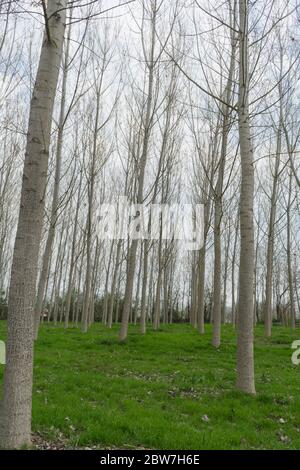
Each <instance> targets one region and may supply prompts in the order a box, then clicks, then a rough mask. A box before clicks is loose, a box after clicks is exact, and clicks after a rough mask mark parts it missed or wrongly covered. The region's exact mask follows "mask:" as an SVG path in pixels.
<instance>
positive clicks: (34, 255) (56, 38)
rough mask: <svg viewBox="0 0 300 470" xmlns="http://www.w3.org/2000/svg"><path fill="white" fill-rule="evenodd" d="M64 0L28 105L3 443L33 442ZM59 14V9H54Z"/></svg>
mask: <svg viewBox="0 0 300 470" xmlns="http://www.w3.org/2000/svg"><path fill="white" fill-rule="evenodd" d="M65 7H66V1H65V0H48V6H47V16H48V18H49V20H47V19H46V22H47V28H46V29H47V30H48V34H50V37H49V36H48V35H47V32H45V34H44V39H43V45H42V49H41V54H40V61H39V67H38V71H37V76H36V82H35V86H34V90H33V96H32V100H31V106H30V115H29V123H28V135H27V145H26V153H25V161H24V170H23V184H22V191H21V203H20V211H19V221H18V227H17V235H16V241H15V246H14V255H13V264H12V271H11V280H10V288H9V301H8V329H7V330H8V331H7V345H6V346H7V348H6V354H7V363H6V366H5V372H4V395H3V402H2V408H1V419H0V422H1V430H0V447H3V448H20V447H21V446H23V445H28V444H30V440H31V406H32V371H33V341H34V304H35V296H36V281H37V273H38V255H39V247H40V240H41V231H42V224H43V215H44V206H45V199H44V198H45V188H46V179H47V171H48V157H49V145H50V135H51V122H52V112H53V105H54V99H55V93H56V88H57V82H58V74H59V68H60V62H61V56H62V47H63V36H64V29H65V15H66V10H65V9H64V8H65ZM58 9H59V10H60V11H59V13H55V12H56V10H58Z"/></svg>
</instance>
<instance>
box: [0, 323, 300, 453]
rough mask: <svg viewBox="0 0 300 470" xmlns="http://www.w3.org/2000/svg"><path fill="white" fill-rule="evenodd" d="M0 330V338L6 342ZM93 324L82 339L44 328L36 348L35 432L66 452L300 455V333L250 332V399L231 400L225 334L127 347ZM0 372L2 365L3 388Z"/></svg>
mask: <svg viewBox="0 0 300 470" xmlns="http://www.w3.org/2000/svg"><path fill="white" fill-rule="evenodd" d="M4 332H5V323H4V322H3V321H2V322H0V339H2V340H3V339H5V334H4ZM117 332H118V329H117V327H114V328H113V329H112V330H111V331H109V330H108V329H106V328H105V327H103V326H102V325H98V324H97V325H94V326H93V327H92V328H91V330H90V331H89V332H88V333H87V334H86V335H84V334H82V333H81V332H80V330H78V329H75V328H72V329H70V330H67V331H65V330H64V329H63V328H62V327H54V326H52V325H50V326H43V327H42V328H41V332H40V338H39V340H38V342H37V344H36V353H35V368H34V395H33V432H34V433H35V434H36V435H38V436H41V437H42V439H44V440H45V441H48V442H49V441H51V442H54V443H55V442H58V441H59V442H63V445H64V446H65V447H67V448H74V447H94V446H95V447H96V448H99V449H103V448H104V449H109V448H129V449H132V448H146V449H199V450H202V449H300V365H299V366H298V367H297V366H294V365H292V363H291V353H292V350H291V347H290V346H291V343H292V341H293V340H294V339H300V331H299V332H292V330H290V329H288V328H282V327H278V326H276V327H274V334H273V337H272V338H271V339H265V338H264V337H263V329H262V327H257V328H256V331H255V335H256V340H255V358H256V386H257V396H255V397H252V396H246V395H243V394H241V393H238V392H237V391H235V388H234V385H235V367H236V361H235V356H236V338H235V333H234V330H233V328H232V327H231V326H225V327H224V328H223V343H222V346H221V347H220V349H219V350H217V351H216V350H214V349H213V347H212V346H211V345H210V336H211V327H210V326H207V332H206V334H205V336H203V337H200V336H199V335H198V333H197V331H195V330H194V329H193V328H192V327H191V326H189V325H172V326H164V327H163V328H162V330H161V331H159V332H156V333H154V332H152V331H151V330H149V333H148V334H147V335H146V336H145V337H141V336H140V335H139V331H138V326H136V327H131V328H130V335H129V339H128V341H127V343H126V344H119V343H118V341H117ZM2 376H3V366H0V381H1V383H2Z"/></svg>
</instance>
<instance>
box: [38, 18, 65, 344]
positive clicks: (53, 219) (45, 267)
mask: <svg viewBox="0 0 300 470" xmlns="http://www.w3.org/2000/svg"><path fill="white" fill-rule="evenodd" d="M71 11H72V10H71ZM70 33H71V28H70V27H69V32H68V38H67V41H66V51H65V57H64V61H63V62H64V63H63V77H62V90H61V102H60V114H59V123H58V132H57V148H56V161H55V177H54V189H53V196H52V206H51V215H50V225H49V230H48V235H47V241H46V246H45V251H44V254H43V262H42V269H41V274H40V279H39V284H38V290H37V298H36V304H35V312H34V324H35V337H36V338H37V336H38V330H39V323H40V318H41V313H42V307H43V299H44V294H45V287H46V282H47V275H48V271H49V266H50V257H51V252H52V246H53V242H54V238H55V227H56V223H57V210H58V203H59V189H60V178H61V158H62V147H63V133H64V127H65V107H66V88H67V78H68V60H69V49H70Z"/></svg>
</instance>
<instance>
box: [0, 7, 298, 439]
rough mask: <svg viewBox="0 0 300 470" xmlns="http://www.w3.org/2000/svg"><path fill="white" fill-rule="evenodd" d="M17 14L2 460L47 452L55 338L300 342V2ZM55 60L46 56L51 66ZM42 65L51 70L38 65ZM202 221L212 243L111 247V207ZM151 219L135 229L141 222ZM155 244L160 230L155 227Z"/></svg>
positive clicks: (1, 256)
mask: <svg viewBox="0 0 300 470" xmlns="http://www.w3.org/2000/svg"><path fill="white" fill-rule="evenodd" d="M215 3H216V2H209V1H208V0H207V1H206V0H193V1H190V2H186V1H184V0H176V1H170V0H149V1H145V0H144V1H143V0H135V1H129V2H126V1H124V2H115V5H113V6H112V5H111V3H108V2H105V1H104V0H103V2H101V1H97V2H95V1H88V2H86V1H85V2H81V1H77V0H73V1H69V2H67V1H66V0H48V2H45V1H41V2H37V3H36V4H34V5H31V4H30V2H28V3H26V2H20V1H4V0H3V1H2V2H1V7H0V27H1V30H0V31H1V34H0V53H1V56H0V64H1V65H0V109H1V119H0V141H1V149H0V318H6V317H7V322H8V335H7V364H6V367H5V374H4V394H3V401H2V405H1V426H0V430H1V434H0V435H1V440H0V444H1V446H3V447H8V448H13V447H20V446H21V445H23V444H26V443H29V442H30V432H31V399H32V367H33V345H34V339H37V338H38V330H39V325H40V323H42V322H44V321H48V322H49V321H51V322H54V324H58V323H60V324H62V325H63V326H64V328H68V327H73V326H74V325H75V326H80V327H81V329H82V332H83V333H85V332H87V331H88V328H89V327H90V326H91V325H92V323H93V322H94V321H101V322H102V323H103V324H104V325H107V327H108V328H111V327H112V325H113V324H114V323H119V324H120V333H119V339H120V341H124V340H126V338H127V335H128V325H129V324H130V323H134V324H136V323H139V325H140V331H141V334H146V330H147V328H153V329H154V330H158V329H159V328H160V325H161V324H162V323H164V324H165V323H172V322H179V321H188V322H190V323H191V324H192V326H193V327H195V328H198V330H199V333H200V334H204V333H205V323H206V322H212V323H213V335H212V344H213V346H214V347H216V348H218V347H219V346H220V344H221V340H222V339H221V334H222V324H223V323H232V324H233V325H236V330H237V387H238V389H240V390H242V391H244V392H247V393H255V382H254V355H253V327H254V325H255V323H256V322H263V323H264V325H265V334H266V336H270V335H271V333H272V325H273V323H274V322H275V321H276V322H280V323H281V324H283V325H287V326H291V327H292V328H295V327H296V322H297V314H298V315H299V312H300V304H299V299H300V297H299V296H300V292H299V279H300V271H299V268H298V265H299V243H300V239H299V224H300V219H299V185H300V173H299V165H300V159H299V150H298V139H299V131H300V127H299V120H298V108H299V98H300V97H299V91H298V90H299V86H298V80H299V79H298V76H299V40H300V38H299V34H298V31H297V29H298V28H299V11H298V10H297V3H296V2H295V1H289V0H285V1H277V0H257V1H255V2H250V1H248V0H226V1H225V2H217V3H219V5H218V8H217V6H216V5H215ZM39 48H40V49H39ZM38 50H40V53H38ZM119 196H126V197H127V199H128V201H130V202H131V203H137V204H146V205H150V204H173V203H177V204H183V203H190V204H203V211H204V217H203V227H202V229H203V233H204V244H203V246H202V247H201V249H200V250H197V251H186V250H185V249H184V246H183V244H182V243H181V242H180V241H177V240H174V239H171V240H165V239H164V238H163V236H162V226H160V232H159V233H160V236H159V237H158V240H140V241H138V240H135V239H133V240H130V239H128V240H122V239H116V240H112V241H109V240H103V239H102V238H101V237H100V236H99V232H100V230H101V228H103V227H102V224H103V219H102V217H101V214H100V211H99V207H100V205H101V204H103V203H111V204H112V203H114V204H115V203H116V202H117V200H118V197H119ZM134 217H136V214H133V218H134ZM147 228H148V230H150V229H151V219H150V220H149V222H148V227H147Z"/></svg>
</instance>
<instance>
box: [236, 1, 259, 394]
mask: <svg viewBox="0 0 300 470" xmlns="http://www.w3.org/2000/svg"><path fill="white" fill-rule="evenodd" d="M239 20H240V21H239V23H240V31H239V102H238V123H239V138H240V153H241V171H242V177H241V197H240V231H241V232H240V233H241V248H240V269H239V307H238V308H239V311H238V339H237V343H238V344H237V388H238V389H239V390H242V391H244V392H246V393H252V394H254V393H255V384H254V353H253V273H254V227H253V197H254V168H253V150H252V145H251V136H250V124H249V68H248V53H249V51H248V48H249V45H248V0H239Z"/></svg>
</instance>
